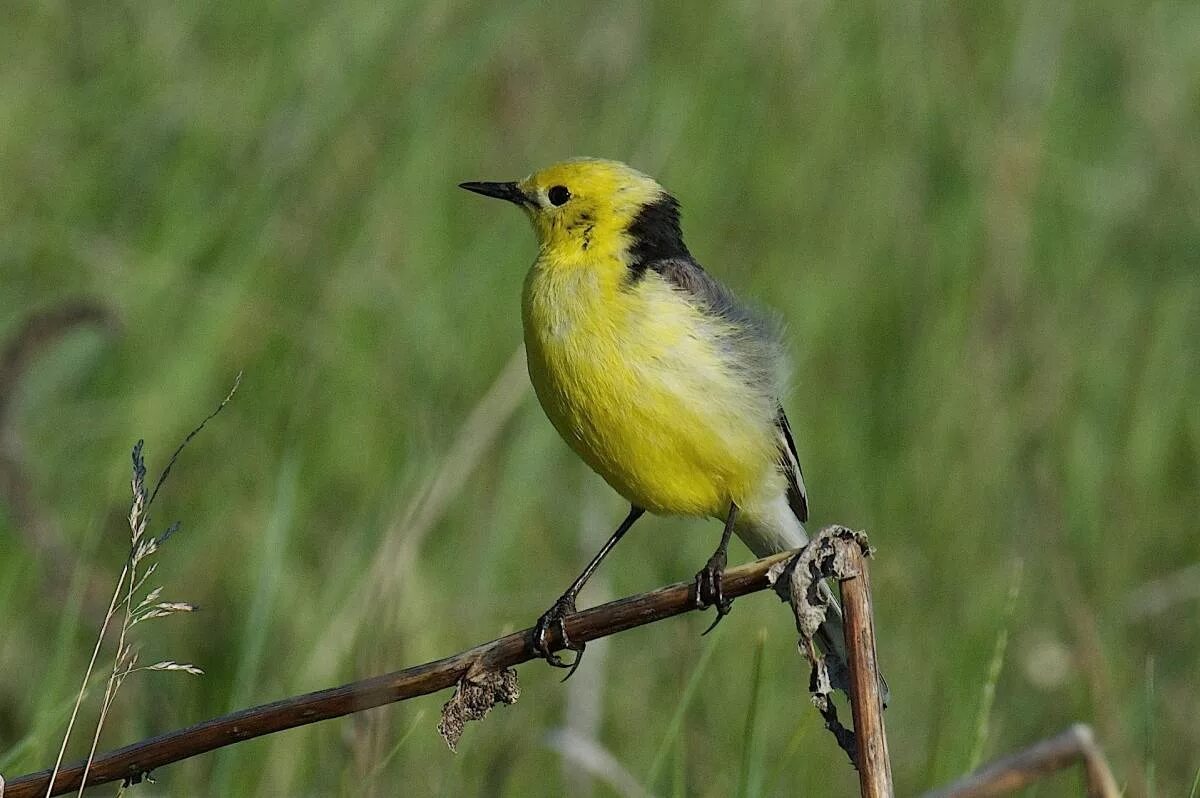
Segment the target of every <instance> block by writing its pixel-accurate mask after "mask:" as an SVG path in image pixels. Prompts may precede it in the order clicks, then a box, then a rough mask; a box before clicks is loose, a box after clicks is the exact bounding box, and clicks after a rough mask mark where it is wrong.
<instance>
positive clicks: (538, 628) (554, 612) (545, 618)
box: [532, 593, 584, 682]
mask: <svg viewBox="0 0 1200 798" xmlns="http://www.w3.org/2000/svg"><path fill="white" fill-rule="evenodd" d="M574 614H575V597H574V596H573V595H571V594H570V593H566V594H564V595H562V596H560V597H559V599H558V601H556V602H554V606H552V607H551V608H550V609H548V610H546V611H545V612H544V613H542V617H540V618H538V622H537V624H536V625H534V627H533V641H532V647H533V651H534V653H535V654H537V655H538V656H539V657H541V658H542V659H544V660H546V662H548V663H549V664H551V665H553V666H554V667H556V668H570V669H571V672H570V673H568V674H567V675H566V676H564V677H563V681H564V682H565V681H566V680H567V679H570V678H571V676H572V675H573V674H574V673H575V669H576V668H578V667H579V661H580V660H582V659H583V648H584V644H583V643H575V642H574V641H572V640H571V638H570V637H568V636H567V626H566V623H565V622H564V619H565V618H566V617H567V616H568V615H574ZM553 629H557V630H558V637H559V639H560V640H561V641H562V647H563V648H565V649H568V650H570V651H574V652H575V659H574V660H573V661H571V662H566V661H565V660H563V659H562V657H560V656H558V654H556V653H555V652H554V649H553V648H551V640H550V636H551V631H552V630H553Z"/></svg>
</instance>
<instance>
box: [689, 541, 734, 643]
mask: <svg viewBox="0 0 1200 798" xmlns="http://www.w3.org/2000/svg"><path fill="white" fill-rule="evenodd" d="M726 564H727V558H726V555H725V552H724V551H717V553H716V554H714V555H713V556H711V557H709V558H708V562H707V563H706V564H705V566H704V567H703V568H702V569H700V573H698V574H696V582H695V584H696V593H695V596H694V597H693V598H692V603H693V604H695V606H696V609H698V610H705V609H708V608H709V607H716V608H717V617H716V618H715V619H714V620H713V622H712V625H711V626H709V627H708V628H707V629H705V630H704V634H708V633H709V632H711V631H712V630H713V629H716V628H717V624H719V623H720V622H721V621H722V620H723V619H724V618H725V616H726V615H728V614H729V611H730V610H731V609H733V599H727V598H725V593H724V591H723V590H722V589H721V574H722V572H723V571H724V570H725V566H726ZM702 636H703V635H702Z"/></svg>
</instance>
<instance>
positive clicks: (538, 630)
mask: <svg viewBox="0 0 1200 798" xmlns="http://www.w3.org/2000/svg"><path fill="white" fill-rule="evenodd" d="M644 512H646V511H645V510H643V509H642V508H641V507H630V508H629V515H627V516H625V520H624V521H622V522H621V525H620V526H619V527H617V531H616V532H614V533H613V534H612V537H610V538H609V539H608V542H607V543H605V544H604V547H603V548H602V549H600V552H599V553H598V554H597V555H596V556H595V557H593V558H592V561H591V562H589V563H588V564H587V568H584V569H583V573H581V574H580V575H579V576H577V577H575V581H574V582H572V583H571V586H570V587H569V588H567V592H566V593H563V594H562V595H561V596H559V598H558V601H556V602H554V605H553V606H552V607H550V609H548V610H546V611H545V612H544V613H542V617H540V618H538V622H537V625H535V626H534V627H533V640H532V643H531V644H532V647H533V651H534V653H535V654H537V655H538V656H539V657H541V658H542V659H544V660H546V662H548V663H550V664H551V665H553V666H554V667H556V668H570V669H571V673H568V674H567V675H566V678H564V679H563V681H564V682H565V681H566V680H567V679H570V678H571V675H572V674H573V673H575V669H576V668H578V667H579V661H580V660H581V659H583V643H579V644H576V643H574V642H572V641H571V639H570V638H569V637H567V627H566V624H565V623H564V622H563V619H564V618H566V616H568V615H573V614H574V613H575V597H576V596H578V595H579V591H580V590H582V589H583V586H584V584H586V583H587V580H588V579H590V578H591V576H592V574H593V573H595V572H596V568H598V567H599V565H600V561H601V560H603V559H604V557H605V556H606V555H607V554H608V553H609V552H610V551H612V548H613V546H615V545H617V541H618V540H620V539H621V538H622V537H623V536H624V535H625V533H626V532H628V531H629V528H630V527H631V526H633V523H634V521H637V520H638V519H639V518H641V517H642V514H643V513H644ZM555 628H557V629H558V637H559V640H561V641H562V647H563V648H567V649H570V650H571V651H574V652H575V660H574V662H564V661H563V659H562V658H561V657H559V656H558V655H557V654H555V653H554V649H553V648H551V640H550V630H551V629H555Z"/></svg>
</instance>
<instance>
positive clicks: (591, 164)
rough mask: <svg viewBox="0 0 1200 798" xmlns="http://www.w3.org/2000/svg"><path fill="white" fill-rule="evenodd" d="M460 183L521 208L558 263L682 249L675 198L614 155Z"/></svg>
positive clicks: (634, 260)
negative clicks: (518, 176) (517, 176)
mask: <svg viewBox="0 0 1200 798" xmlns="http://www.w3.org/2000/svg"><path fill="white" fill-rule="evenodd" d="M461 186H462V188H465V189H467V190H468V191H474V192H475V193H477V194H483V195H484V196H487V197H496V198H498V199H504V200H508V201H509V202H512V203H514V204H516V205H518V206H520V208H521V209H522V210H524V211H525V214H526V215H527V216H528V217H529V220H530V221H531V222H532V223H533V229H534V233H535V234H536V235H537V239H538V247H539V248H540V250H541V251H542V253H543V256H550V257H551V258H552V259H553V260H555V261H557V262H561V263H571V262H579V261H581V260H590V259H593V258H595V257H597V256H601V257H603V256H615V257H618V258H620V259H622V260H624V261H625V262H626V263H627V264H628V265H629V266H631V267H635V268H636V267H637V266H639V265H642V264H644V263H645V262H648V261H650V260H655V259H659V258H667V257H677V256H680V255H686V254H687V249H686V248H685V247H684V245H683V237H682V235H681V233H680V230H679V204H678V203H677V202H676V201H675V198H674V197H672V196H671V195H670V194H668V193H667V192H666V190H664V189H663V187H662V186H660V185H659V184H658V183H657V182H655V181H654V180H653V179H652V178H650V177H647V176H646V175H644V174H642V173H641V172H639V171H637V170H636V169H634V168H632V167H630V166H626V165H625V164H623V163H620V162H619V161H606V160H602V159H599V158H575V159H572V160H569V161H562V162H561V163H556V164H554V165H553V166H548V167H546V168H545V169H542V170H540V171H537V172H534V173H533V174H531V175H530V176H529V177H526V178H525V179H524V180H519V181H515V182H510V183H462V184H461Z"/></svg>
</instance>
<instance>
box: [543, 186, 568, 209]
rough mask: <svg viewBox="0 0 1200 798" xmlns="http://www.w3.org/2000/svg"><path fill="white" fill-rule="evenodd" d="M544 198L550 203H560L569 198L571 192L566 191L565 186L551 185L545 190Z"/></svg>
mask: <svg viewBox="0 0 1200 798" xmlns="http://www.w3.org/2000/svg"><path fill="white" fill-rule="evenodd" d="M546 198H547V199H548V200H550V204H551V205H556V206H557V205H562V204H563V203H564V202H566V201H567V200H569V199H570V198H571V192H570V191H567V187H566V186H551V187H550V190H549V191H547V192H546Z"/></svg>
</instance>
